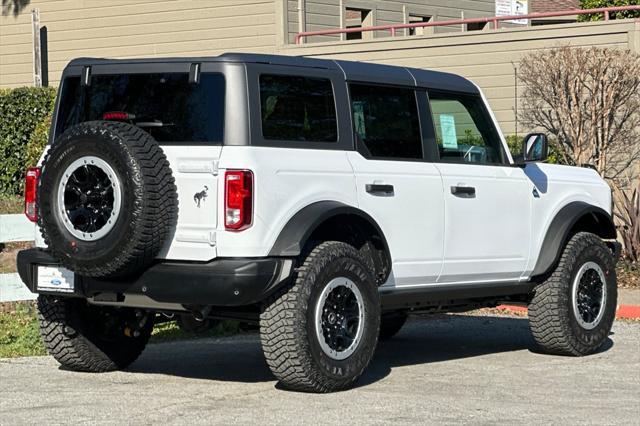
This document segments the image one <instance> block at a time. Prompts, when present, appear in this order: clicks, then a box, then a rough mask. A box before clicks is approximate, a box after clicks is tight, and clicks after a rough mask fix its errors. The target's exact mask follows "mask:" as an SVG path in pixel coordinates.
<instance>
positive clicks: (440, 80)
mask: <svg viewBox="0 0 640 426" xmlns="http://www.w3.org/2000/svg"><path fill="white" fill-rule="evenodd" d="M546 156H547V139H546V137H545V136H544V135H542V134H531V135H529V136H527V137H526V138H525V139H524V142H523V152H522V154H519V156H518V157H519V158H517V159H514V158H512V156H511V154H510V153H509V150H508V149H507V145H506V143H505V140H504V138H503V136H502V134H501V132H500V129H499V126H498V123H497V122H496V119H495V117H494V116H493V114H492V112H491V110H490V109H489V107H488V106H487V102H486V101H485V99H484V97H483V95H482V92H481V91H480V90H479V89H478V87H477V86H476V85H474V84H473V83H471V82H470V81H468V80H466V79H464V78H462V77H459V76H456V75H452V74H447V73H441V72H432V71H425V70H420V69H412V68H404V67H393V66H385V65H377V64H365V63H359V62H347V61H332V60H319V59H311V58H300V57H284V56H269V55H253V54H225V55H222V56H219V57H211V58H176V59H148V60H105V59H77V60H74V61H72V62H71V63H70V64H69V65H68V66H67V68H66V69H65V71H64V73H63V76H62V83H61V87H60V92H59V95H58V100H57V104H56V110H55V116H54V118H53V124H52V128H51V137H50V144H49V147H48V149H47V152H46V153H45V155H44V157H43V159H42V161H41V163H40V167H39V168H34V169H30V170H29V171H28V173H27V178H26V189H25V212H26V214H27V216H28V217H29V218H30V219H31V220H33V221H34V222H36V221H37V223H38V227H39V229H40V232H41V238H40V237H38V239H39V241H38V244H37V245H38V248H34V249H30V250H25V251H22V252H20V254H19V257H18V267H19V272H20V276H21V278H22V280H23V281H24V282H25V284H26V285H27V286H28V287H29V289H31V291H33V292H34V293H38V294H39V297H38V309H39V318H40V327H41V331H42V337H43V339H44V342H45V344H46V346H47V348H48V350H49V352H50V353H51V355H53V356H54V357H55V358H56V359H57V360H58V361H59V362H60V363H61V364H62V365H63V366H64V367H66V368H68V369H73V370H80V371H94V372H101V371H109V370H113V369H119V368H124V367H126V366H127V365H129V364H130V363H132V362H133V361H134V360H135V359H136V358H137V357H138V356H139V355H140V353H141V352H142V350H143V349H144V347H145V345H146V343H147V341H148V339H149V335H150V333H151V330H152V327H153V324H154V322H158V321H163V320H166V318H167V317H171V316H172V315H190V316H193V317H195V318H197V319H200V320H204V319H208V318H217V319H236V320H240V321H245V322H253V323H259V326H260V339H261V342H262V348H263V350H264V355H265V357H266V360H267V363H268V365H269V367H270V368H271V370H272V372H273V374H274V375H275V376H276V378H277V379H278V380H279V381H280V382H281V383H282V385H284V386H285V387H288V388H290V389H295V390H302V391H311V392H329V391H335V390H341V389H345V388H348V387H349V386H351V385H352V384H353V383H354V382H355V381H356V379H357V378H358V377H359V376H360V375H361V374H362V372H363V370H364V369H365V368H366V366H367V364H369V362H370V360H371V358H372V356H373V354H374V351H375V348H376V345H377V342H378V339H385V338H390V337H391V336H393V335H394V334H395V333H396V332H397V331H398V330H399V329H400V327H402V325H403V323H404V321H405V319H406V318H407V315H408V314H409V313H432V312H449V311H464V310H470V309H475V308H478V307H486V306H496V305H497V304H499V303H503V302H508V303H521V304H527V305H528V307H529V322H530V324H531V331H532V332H533V336H534V337H535V341H536V342H537V343H538V345H539V346H540V347H541V349H542V350H544V351H547V352H550V353H555V354H564V355H574V356H578V355H585V354H590V353H593V352H594V351H596V350H598V348H600V347H601V345H602V344H603V342H604V341H605V340H606V339H607V336H608V334H609V331H610V329H611V326H612V322H613V320H614V314H615V309H616V276H615V270H614V265H615V261H616V258H617V255H618V253H619V245H618V244H617V243H616V242H615V241H614V239H615V238H616V230H615V227H614V225H613V222H612V219H611V192H610V189H609V187H608V186H607V185H606V184H605V182H604V181H603V180H602V179H601V178H600V177H599V176H598V175H597V173H596V172H595V171H593V170H591V169H589V168H576V167H565V166H558V165H551V164H545V163H544V160H545V159H546Z"/></svg>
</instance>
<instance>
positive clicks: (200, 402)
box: [0, 315, 640, 425]
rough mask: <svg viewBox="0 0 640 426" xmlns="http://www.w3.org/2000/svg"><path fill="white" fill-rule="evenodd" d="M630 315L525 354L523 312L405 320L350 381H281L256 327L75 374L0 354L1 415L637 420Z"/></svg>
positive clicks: (639, 347) (85, 419)
mask: <svg viewBox="0 0 640 426" xmlns="http://www.w3.org/2000/svg"><path fill="white" fill-rule="evenodd" d="M639 419H640V323H637V322H636V323H628V322H616V324H615V325H614V328H613V332H612V335H611V337H610V340H609V341H608V342H607V344H606V345H605V348H604V349H603V350H602V351H601V352H599V353H597V354H595V355H592V356H588V357H584V358H569V357H558V356H549V355H543V354H539V353H536V352H535V346H534V343H533V341H532V338H531V337H530V335H529V330H528V327H527V320H526V318H519V317H492V316H466V315H447V316H438V317H433V318H428V317H427V318H416V319H413V320H411V321H410V322H409V323H408V324H407V326H406V327H405V328H404V329H403V330H402V331H401V332H400V334H399V335H398V336H397V337H396V338H394V339H393V340H391V341H388V342H383V343H382V344H381V345H380V347H379V349H378V351H377V353H376V356H375V359H374V361H373V362H372V365H371V366H370V367H369V368H368V369H367V371H366V372H365V374H364V376H363V377H362V379H361V380H360V381H359V382H358V386H357V387H356V388H355V389H353V390H350V391H346V392H340V393H335V394H329V395H312V394H301V393H294V392H288V391H285V390H281V389H279V388H278V386H277V385H276V383H275V381H274V380H273V378H272V376H271V374H270V373H269V370H268V368H267V366H266V364H265V362H264V360H263V359H262V353H261V351H260V344H259V340H258V337H257V335H242V336H236V337H231V338H223V339H201V340H193V341H186V342H176V343H163V344H155V345H150V346H149V347H148V348H147V350H146V351H145V353H144V354H143V355H142V357H141V358H140V359H139V361H137V362H136V363H135V364H133V365H132V366H131V367H130V368H129V369H128V370H127V371H122V372H115V373H107V374H86V373H73V372H69V371H64V370H61V369H60V368H58V365H57V364H56V362H55V361H54V360H53V359H52V358H50V357H35V358H19V359H11V360H0V424H22V423H40V424H54V423H69V422H81V423H91V424H105V423H109V424H122V423H134V424H140V423H162V424H165V423H180V424H194V423H206V424H212V423H214V424H225V425H228V424H231V423H240V424H261V425H264V424H274V423H279V424H313V425H316V424H390V423H394V424H396V423H407V424H408V423H412V424H416V423H423V424H424V423H446V424H454V423H455V424H493V423H505V424H515V423H519V424H523V423H524V424H599V425H601V424H628V425H638V424H639V422H640V420H639Z"/></svg>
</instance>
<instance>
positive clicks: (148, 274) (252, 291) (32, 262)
mask: <svg viewBox="0 0 640 426" xmlns="http://www.w3.org/2000/svg"><path fill="white" fill-rule="evenodd" d="M17 263H18V272H19V274H20V278H21V279H22V281H23V282H24V283H25V284H26V286H27V287H28V288H29V290H31V291H32V292H33V293H41V294H56V295H60V296H71V297H73V296H75V297H85V298H88V297H98V298H101V299H107V300H113V301H122V300H124V297H125V295H143V296H147V297H149V298H151V299H153V300H155V301H156V302H161V303H172V304H181V305H199V306H243V305H251V304H255V303H258V302H260V301H262V300H264V299H265V298H266V297H267V296H268V295H269V294H271V293H272V292H273V291H275V290H276V289H277V288H278V287H279V285H280V284H281V283H282V282H283V281H285V280H286V279H287V278H288V277H289V276H290V274H291V271H292V267H293V261H292V260H291V259H287V258H242V259H231V258H225V259H216V260H214V261H211V262H206V263H195V262H160V263H156V264H154V265H152V266H151V267H150V268H149V269H147V270H146V271H144V272H143V273H141V274H140V275H139V276H137V277H135V278H128V279H96V278H90V277H83V276H80V275H78V274H76V275H75V288H74V291H73V293H57V292H51V291H41V290H38V288H37V267H38V266H39V265H43V266H45V265H58V264H59V262H58V261H56V260H55V259H54V258H53V257H52V256H51V255H50V254H49V253H48V252H47V251H45V250H42V249H29V250H23V251H21V252H19V253H18V262H17Z"/></svg>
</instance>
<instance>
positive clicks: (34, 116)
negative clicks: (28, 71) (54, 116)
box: [0, 87, 56, 195]
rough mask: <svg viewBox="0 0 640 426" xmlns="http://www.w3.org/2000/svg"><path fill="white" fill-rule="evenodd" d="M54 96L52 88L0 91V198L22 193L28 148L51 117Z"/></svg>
mask: <svg viewBox="0 0 640 426" xmlns="http://www.w3.org/2000/svg"><path fill="white" fill-rule="evenodd" d="M55 96H56V91H55V89H53V88H50V87H41V88H36V87H21V88H18V89H12V90H0V159H1V160H0V194H5V195H16V194H20V193H22V185H23V178H24V171H25V169H26V167H27V164H26V162H27V161H28V160H27V145H28V143H29V141H30V140H31V138H32V135H33V133H34V130H35V129H36V127H37V126H38V124H39V123H41V122H42V121H43V120H45V118H46V117H49V116H50V115H51V113H52V111H53V106H54V102H55Z"/></svg>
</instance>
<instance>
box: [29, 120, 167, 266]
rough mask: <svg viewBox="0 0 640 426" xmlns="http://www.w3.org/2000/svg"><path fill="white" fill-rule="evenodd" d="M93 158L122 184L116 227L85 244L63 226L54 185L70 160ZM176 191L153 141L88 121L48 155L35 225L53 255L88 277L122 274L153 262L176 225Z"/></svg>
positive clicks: (119, 126)
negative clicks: (103, 163)
mask: <svg viewBox="0 0 640 426" xmlns="http://www.w3.org/2000/svg"><path fill="white" fill-rule="evenodd" d="M86 156H95V157H98V158H100V159H101V160H104V161H105V162H106V163H107V164H109V165H110V166H111V167H112V168H113V170H114V171H115V173H116V175H117V176H118V178H119V181H120V183H121V186H122V190H121V193H122V203H121V204H122V205H121V208H120V213H119V215H118V217H117V218H116V219H115V225H113V228H112V229H111V230H109V232H108V233H107V234H106V235H105V236H103V237H102V238H100V239H97V240H93V241H85V240H82V239H79V238H77V237H75V236H74V235H73V234H71V233H70V232H69V230H68V229H66V228H65V226H64V223H63V216H62V215H63V214H64V213H61V210H62V209H63V208H62V207H60V206H58V204H59V201H58V199H57V194H58V186H59V185H60V184H61V182H63V181H62V179H63V174H64V173H65V170H66V169H67V167H69V166H70V165H71V164H72V163H73V162H74V161H76V160H78V159H80V158H82V157H86ZM177 206H178V202H177V193H176V186H175V183H174V178H173V176H172V174H171V168H170V167H169V162H168V161H167V158H166V156H165V154H164V153H163V151H162V148H161V147H160V145H158V143H157V142H156V141H155V140H154V139H153V137H152V136H151V135H150V134H149V133H147V132H145V131H143V130H141V129H140V128H138V127H135V126H133V125H130V124H126V123H118V122H108V121H91V122H86V123H82V124H79V125H77V126H74V127H72V128H70V129H69V130H67V131H66V132H65V133H63V134H62V136H60V137H59V138H58V139H57V140H56V141H55V143H54V144H52V145H51V148H50V149H49V151H48V152H47V154H46V156H45V159H44V162H43V165H42V174H41V177H40V184H39V188H38V212H39V221H38V224H39V225H40V228H41V229H42V235H43V237H44V240H45V242H46V244H47V245H48V247H49V249H50V250H51V253H52V255H53V256H54V257H55V258H56V259H58V260H59V261H60V262H61V263H62V264H63V265H64V266H65V267H67V268H68V269H70V270H72V271H74V272H76V273H78V274H80V275H83V276H90V277H109V276H126V275H131V274H133V273H136V272H138V271H141V270H143V269H144V268H145V267H147V266H149V265H150V264H151V262H153V260H154V259H155V258H156V256H157V254H158V252H159V251H160V249H161V248H162V246H163V244H164V243H165V241H166V239H167V238H168V236H169V234H170V232H171V231H172V229H173V228H174V227H175V225H176V223H177V210H178V207H177Z"/></svg>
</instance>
